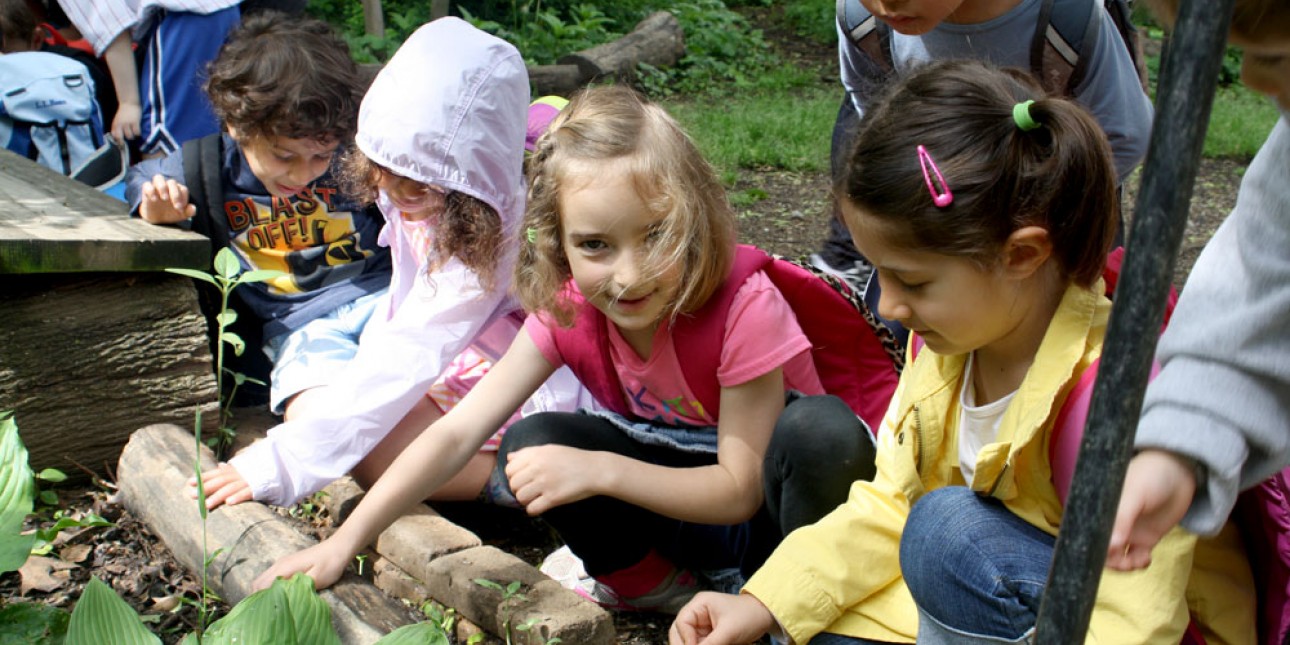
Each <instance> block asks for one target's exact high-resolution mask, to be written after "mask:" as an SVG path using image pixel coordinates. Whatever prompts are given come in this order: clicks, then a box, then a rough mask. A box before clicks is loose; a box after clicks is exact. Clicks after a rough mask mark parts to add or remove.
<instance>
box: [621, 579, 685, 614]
mask: <svg viewBox="0 0 1290 645" xmlns="http://www.w3.org/2000/svg"><path fill="white" fill-rule="evenodd" d="M702 590H703V588H702V587H701V586H700V585H699V580H698V578H695V577H694V574H692V573H690V572H689V571H686V570H685V569H677V570H675V571H673V572H672V575H670V576H668V577H667V580H664V581H663V582H662V583H660V584H659V586H657V587H655V588H654V590H653V591H650V592H649V593H647V594H645V595H643V596H637V597H635V598H622V597H619V599H618V600H619V602H621V603H622V604H624V605H626V606H627V608H630V609H634V610H636V611H656V612H659V613H662V614H673V615H675V614H676V613H677V612H679V611H681V608H682V607H684V606H685V603H687V602H690V599H691V598H693V597H694V594H697V593H699V592H700V591H702Z"/></svg>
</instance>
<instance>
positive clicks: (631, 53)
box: [556, 11, 685, 83]
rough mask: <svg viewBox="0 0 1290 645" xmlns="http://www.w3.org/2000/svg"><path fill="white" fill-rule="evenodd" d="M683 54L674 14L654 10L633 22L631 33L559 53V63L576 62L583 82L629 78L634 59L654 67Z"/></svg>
mask: <svg viewBox="0 0 1290 645" xmlns="http://www.w3.org/2000/svg"><path fill="white" fill-rule="evenodd" d="M684 55H685V34H684V32H683V31H682V30H681V23H680V22H678V21H677V19H676V16H673V15H672V14H670V13H668V12H666V11H658V12H655V13H653V14H650V16H649V17H648V18H646V19H644V20H642V21H641V22H640V24H638V25H636V29H634V30H632V32H631V33H629V34H627V35H625V36H623V37H622V38H619V39H618V40H614V41H612V42H608V43H604V44H602V45H596V46H595V47H592V48H590V49H584V50H582V51H580V52H575V53H572V54H567V55H565V56H561V57H560V59H559V60H557V61H556V62H557V63H559V64H561V65H577V66H578V69H579V70H581V72H582V78H583V82H584V83H585V82H588V81H590V80H594V79H598V78H602V77H605V76H615V77H617V78H620V79H631V78H632V77H633V76H635V73H636V64H637V63H649V64H650V65H653V66H655V67H668V66H671V65H675V64H676V62H677V61H679V60H681V57H682V56H684Z"/></svg>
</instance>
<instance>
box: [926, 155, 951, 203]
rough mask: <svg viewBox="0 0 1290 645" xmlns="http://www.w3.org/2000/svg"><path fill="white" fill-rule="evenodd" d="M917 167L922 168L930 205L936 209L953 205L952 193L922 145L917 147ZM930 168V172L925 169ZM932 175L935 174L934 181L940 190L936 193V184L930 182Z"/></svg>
mask: <svg viewBox="0 0 1290 645" xmlns="http://www.w3.org/2000/svg"><path fill="white" fill-rule="evenodd" d="M918 165H920V166H922V167H923V179H924V180H925V181H926V182H927V192H929V193H931V194H932V203H933V204H936V207H937V208H945V207H946V206H949V205H950V204H953V203H954V193H952V192H950V185H949V184H947V183H945V177H944V176H942V175H941V169H940V168H937V167H936V162H935V161H933V160H932V155H930V154H928V152H927V148H924V147H923V146H922V145H919V146H918ZM928 168H931V172H928V171H927V169H928ZM932 173H935V174H936V181H937V182H940V184H941V190H943V191H944V192H937V188H936V184H935V183H933V182H932Z"/></svg>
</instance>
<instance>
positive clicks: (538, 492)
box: [506, 445, 609, 515]
mask: <svg viewBox="0 0 1290 645" xmlns="http://www.w3.org/2000/svg"><path fill="white" fill-rule="evenodd" d="M604 454H605V453H599V452H591V451H589V450H580V449H578V448H570V447H568V446H555V445H548V446H534V447H531V448H524V449H523V450H519V451H517V452H515V453H513V454H511V455H510V456H509V457H508V458H507V462H506V479H507V480H508V481H509V482H510V485H511V491H512V492H514V493H515V499H516V500H519V502H520V503H521V504H523V505H524V509H525V510H526V511H528V514H529V515H541V514H543V513H545V512H547V511H549V510H551V509H552V508H555V507H557V506H562V505H564V504H568V503H570V502H576V501H578V500H580V499H586V498H588V497H591V496H593V495H598V494H600V493H601V492H602V491H603V487H602V486H601V484H600V482H599V481H598V479H597V478H598V477H599V476H600V475H601V474H603V473H605V472H609V468H607V467H606V466H605V465H603V464H601V461H602V459H601V456H602V455H604Z"/></svg>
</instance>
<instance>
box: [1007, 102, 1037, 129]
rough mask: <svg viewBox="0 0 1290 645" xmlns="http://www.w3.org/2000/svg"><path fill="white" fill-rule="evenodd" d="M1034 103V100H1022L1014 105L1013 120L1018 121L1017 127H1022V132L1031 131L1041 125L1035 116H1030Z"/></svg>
mask: <svg viewBox="0 0 1290 645" xmlns="http://www.w3.org/2000/svg"><path fill="white" fill-rule="evenodd" d="M1034 103H1035V102H1034V101H1033V100H1030V101H1022V102H1021V103H1018V104H1016V105H1014V106H1012V120H1013V121H1016V122H1017V127H1018V128H1021V131H1022V132H1029V131H1031V130H1034V129H1035V128H1037V127H1039V125H1040V124H1039V123H1038V122H1037V121H1035V118H1034V117H1032V116H1030V106H1031V105H1034Z"/></svg>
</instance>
